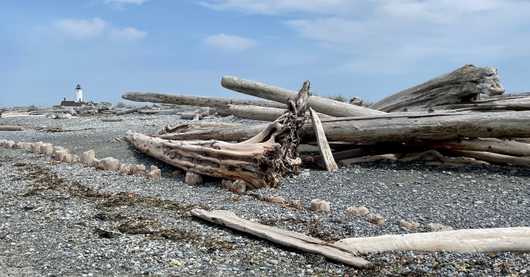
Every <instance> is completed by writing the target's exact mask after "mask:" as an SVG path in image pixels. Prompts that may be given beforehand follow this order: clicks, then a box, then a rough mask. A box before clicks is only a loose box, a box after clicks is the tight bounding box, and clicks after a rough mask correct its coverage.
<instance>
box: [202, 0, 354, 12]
mask: <svg viewBox="0 0 530 277" xmlns="http://www.w3.org/2000/svg"><path fill="white" fill-rule="evenodd" d="M354 2H356V1H351V0H207V1H203V2H200V3H201V5H203V6H206V7H209V8H212V9H216V10H239V11H244V12H247V13H256V14H280V13H286V12H287V13H290V12H311V13H336V12H343V11H345V10H349V11H352V10H353V7H357V6H359V4H357V3H354Z"/></svg>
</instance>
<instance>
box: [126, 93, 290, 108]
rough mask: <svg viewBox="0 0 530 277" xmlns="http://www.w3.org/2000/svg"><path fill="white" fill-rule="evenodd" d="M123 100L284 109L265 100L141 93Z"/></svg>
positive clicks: (131, 94)
mask: <svg viewBox="0 0 530 277" xmlns="http://www.w3.org/2000/svg"><path fill="white" fill-rule="evenodd" d="M122 98H123V99H126V100H129V101H135V102H151V103H164V104H174V105H189V106H197V107H215V108H226V107H227V106H228V105H230V104H235V105H254V106H261V107H273V108H284V109H285V108H286V107H287V106H286V105H284V104H280V103H276V102H272V101H266V100H244V99H228V98H216V97H201V96H186V95H172V94H162V93H150V92H148V93H141V92H127V93H125V94H124V95H122Z"/></svg>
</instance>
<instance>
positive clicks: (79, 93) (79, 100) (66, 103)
mask: <svg viewBox="0 0 530 277" xmlns="http://www.w3.org/2000/svg"><path fill="white" fill-rule="evenodd" d="M84 104H86V102H85V98H84V95H83V88H81V85H80V84H77V86H76V87H75V90H74V100H73V101H72V100H66V97H65V98H64V100H63V101H61V106H63V107H79V106H83V105H84Z"/></svg>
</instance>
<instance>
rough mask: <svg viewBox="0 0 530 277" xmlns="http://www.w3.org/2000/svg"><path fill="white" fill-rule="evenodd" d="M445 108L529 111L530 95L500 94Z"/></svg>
mask: <svg viewBox="0 0 530 277" xmlns="http://www.w3.org/2000/svg"><path fill="white" fill-rule="evenodd" d="M440 108H441V109H443V110H454V111H457V112H458V111H479V112H487V111H528V110H530V96H527V95H520V96H515V95H512V96H498V97H492V98H489V99H481V100H477V101H473V102H472V103H457V104H451V105H444V106H441V107H440Z"/></svg>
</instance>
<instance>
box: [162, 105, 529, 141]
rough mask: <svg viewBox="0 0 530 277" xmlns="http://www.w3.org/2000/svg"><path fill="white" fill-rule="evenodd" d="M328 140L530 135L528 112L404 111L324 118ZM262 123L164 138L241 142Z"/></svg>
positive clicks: (306, 134)
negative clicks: (424, 112) (369, 115)
mask: <svg viewBox="0 0 530 277" xmlns="http://www.w3.org/2000/svg"><path fill="white" fill-rule="evenodd" d="M322 126H323V127H324V131H325V133H326V136H327V138H328V140H329V141H344V142H351V143H370V144H375V143H384V142H386V143H391V142H411V141H441V140H455V139H461V138H479V137H485V138H514V137H530V111H522V112H493V113H454V114H435V113H432V114H424V115H414V116H406V115H403V114H399V115H392V114H387V115H383V116H372V117H354V118H340V119H323V120H322ZM262 128H263V125H258V126H249V127H242V128H231V129H223V128H221V129H212V130H206V131H192V132H189V133H181V134H169V135H167V136H164V138H167V139H175V140H183V139H193V138H195V139H222V140H227V141H241V140H244V139H247V138H250V137H252V136H254V135H256V134H257V133H258V132H259V131H260V130H261V129H262ZM302 137H303V141H304V142H311V141H315V136H314V131H313V127H312V126H311V124H310V123H309V124H306V125H304V127H303V129H302Z"/></svg>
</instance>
